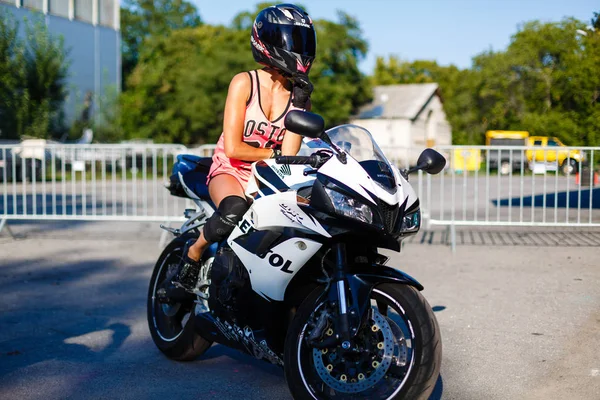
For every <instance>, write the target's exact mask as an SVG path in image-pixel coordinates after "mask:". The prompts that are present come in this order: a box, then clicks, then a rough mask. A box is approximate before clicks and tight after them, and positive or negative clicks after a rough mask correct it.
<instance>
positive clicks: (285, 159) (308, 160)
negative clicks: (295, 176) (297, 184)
mask: <svg viewBox="0 0 600 400" xmlns="http://www.w3.org/2000/svg"><path fill="white" fill-rule="evenodd" d="M320 161H321V157H319V156H318V155H315V154H313V155H312V156H278V157H275V162H276V163H277V164H300V165H305V164H308V165H310V166H311V167H313V168H318V167H319V163H320Z"/></svg>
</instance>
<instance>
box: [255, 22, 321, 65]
mask: <svg viewBox="0 0 600 400" xmlns="http://www.w3.org/2000/svg"><path fill="white" fill-rule="evenodd" d="M260 36H261V39H263V41H264V42H267V43H269V44H270V45H271V46H273V47H277V48H280V49H282V50H286V51H290V52H292V53H296V54H299V55H301V56H306V57H314V56H315V50H316V38H315V31H314V30H313V29H309V28H305V27H302V26H296V25H282V24H265V26H263V27H262V28H261V31H260Z"/></svg>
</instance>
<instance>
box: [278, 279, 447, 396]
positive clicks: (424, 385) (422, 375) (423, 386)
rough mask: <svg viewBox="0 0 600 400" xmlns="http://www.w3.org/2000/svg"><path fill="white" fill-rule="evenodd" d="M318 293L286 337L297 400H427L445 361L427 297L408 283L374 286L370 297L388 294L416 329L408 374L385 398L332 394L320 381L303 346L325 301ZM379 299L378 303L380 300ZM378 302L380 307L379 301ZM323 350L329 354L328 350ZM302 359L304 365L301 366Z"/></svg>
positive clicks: (287, 364)
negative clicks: (310, 322)
mask: <svg viewBox="0 0 600 400" xmlns="http://www.w3.org/2000/svg"><path fill="white" fill-rule="evenodd" d="M321 290H322V289H321ZM319 295H320V290H315V291H313V292H312V293H311V294H310V296H308V297H307V298H306V300H305V301H304V302H303V303H302V305H301V306H300V308H299V309H298V311H297V313H296V315H295V317H294V319H293V321H292V323H291V324H290V327H289V330H288V333H287V336H286V342H285V352H284V365H285V378H286V381H287V384H288V387H289V389H290V392H291V394H292V396H293V398H294V399H296V400H309V399H310V400H314V399H319V400H321V399H329V398H332V399H344V398H351V399H360V398H364V399H374V398H378V399H387V400H391V399H411V400H413V399H418V400H427V399H428V398H429V396H430V394H431V393H432V392H433V390H434V388H435V386H436V383H437V380H438V377H439V372H440V366H441V360H442V342H441V336H440V330H439V327H438V323H437V320H436V318H435V316H434V314H433V311H432V309H431V307H430V306H429V304H428V303H427V300H425V298H424V297H423V296H422V295H421V293H419V291H418V290H416V289H415V288H413V287H411V286H408V285H400V284H387V283H386V284H381V285H378V286H377V287H376V288H374V289H373V292H372V295H371V299H373V300H375V298H374V296H378V298H379V299H381V297H382V296H385V297H386V298H388V299H390V300H391V302H395V303H396V305H397V306H399V308H401V310H402V311H404V316H405V317H406V318H407V319H408V321H410V324H411V325H412V330H413V331H414V335H413V337H412V341H411V346H413V347H412V348H413V349H414V350H413V356H412V357H411V361H410V366H409V367H408V372H406V375H405V377H404V378H402V382H401V383H400V385H398V386H396V387H394V388H393V389H390V392H391V393H389V394H386V395H384V396H383V397H381V396H378V395H375V394H374V393H368V392H367V390H365V391H364V392H353V393H343V392H339V391H333V393H332V387H331V386H328V385H327V384H326V382H325V381H323V380H321V381H319V375H318V372H315V371H316V367H315V365H314V362H313V361H311V359H312V358H314V356H310V355H309V356H308V357H306V358H304V356H302V352H301V348H300V346H302V343H303V342H304V339H303V338H304V337H305V333H306V329H307V326H308V325H307V323H308V321H309V319H310V318H311V315H312V314H313V312H314V311H315V310H317V309H318V308H319V307H320V304H323V300H319ZM377 301H378V302H379V301H380V300H377ZM377 304H378V307H379V303H377ZM394 308H396V307H394ZM305 346H306V345H305ZM307 348H308V347H307ZM309 351H310V350H309ZM313 351H314V350H313ZM322 351H323V352H324V353H327V349H325V350H322ZM308 354H310V353H308ZM341 354H343V353H341ZM303 360H304V364H305V365H302V364H303ZM342 360H343V359H342ZM306 364H308V365H306ZM303 366H304V367H305V368H307V367H310V368H312V369H313V370H312V372H311V371H308V372H307V371H303V369H302V368H303ZM327 367H328V368H327V369H328V370H329V371H330V373H332V372H331V369H329V368H330V367H331V365H328V366H327ZM309 373H310V375H309ZM387 374H388V372H386V376H385V379H387V378H388V376H387ZM332 376H333V375H332ZM349 377H350V375H348V380H347V381H346V380H345V379H346V378H344V383H350V379H349ZM364 377H365V375H363V379H365V378H364ZM311 379H312V380H311ZM359 379H360V378H359ZM309 382H310V383H309ZM380 382H384V379H380ZM377 384H379V382H377ZM319 388H321V389H319ZM370 389H371V387H369V388H368V390H370ZM319 391H321V392H319ZM328 393H329V394H328Z"/></svg>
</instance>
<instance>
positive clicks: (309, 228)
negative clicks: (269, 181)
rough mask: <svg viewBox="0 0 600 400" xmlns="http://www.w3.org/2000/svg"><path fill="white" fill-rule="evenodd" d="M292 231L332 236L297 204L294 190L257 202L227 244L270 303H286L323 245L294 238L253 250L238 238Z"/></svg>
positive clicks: (255, 287)
mask: <svg viewBox="0 0 600 400" xmlns="http://www.w3.org/2000/svg"><path fill="white" fill-rule="evenodd" d="M285 228H292V229H296V230H299V231H303V232H306V233H311V234H314V235H319V236H322V237H324V238H329V237H331V235H330V234H329V233H328V232H327V231H326V230H325V229H324V228H323V226H321V224H320V223H319V222H318V221H317V220H316V219H315V218H314V217H312V216H310V215H308V214H306V213H305V212H304V211H303V210H302V209H301V208H300V207H299V206H298V204H297V202H296V192H295V191H293V190H290V191H287V192H282V193H277V194H273V195H270V196H266V197H261V198H259V199H256V200H255V201H254V203H253V204H252V206H251V207H250V209H249V210H248V211H247V212H246V214H244V217H243V218H242V221H241V222H240V223H239V224H238V226H236V227H235V229H234V230H233V232H232V234H231V235H230V236H229V238H228V239H227V244H228V245H229V247H231V249H232V250H233V251H234V252H235V254H236V255H237V256H238V257H239V259H240V260H241V261H242V263H243V265H244V267H245V268H246V270H247V271H248V275H249V277H250V282H251V284H252V289H253V290H254V291H255V292H256V293H257V294H259V295H260V296H262V297H263V298H265V299H268V300H274V301H283V300H284V297H285V291H286V289H287V286H288V284H289V283H290V282H291V280H292V278H293V277H294V276H295V275H296V273H297V272H298V271H299V270H300V269H301V268H302V267H303V266H304V265H305V264H306V262H307V261H308V260H309V259H310V258H311V257H312V256H313V255H314V254H315V253H316V252H317V251H318V250H319V249H320V248H321V246H322V243H319V242H318V241H315V240H311V239H308V238H299V237H296V238H290V239H287V240H285V241H283V242H281V243H279V244H277V245H276V246H274V247H272V248H268V247H267V248H266V249H263V248H259V246H258V245H257V246H256V248H255V249H254V250H253V251H250V250H248V249H247V248H244V246H242V245H241V244H240V243H238V241H237V240H236V239H238V238H240V237H241V236H243V235H252V234H256V232H255V231H268V230H274V229H277V230H283V229H285Z"/></svg>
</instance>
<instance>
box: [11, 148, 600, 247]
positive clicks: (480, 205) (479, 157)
mask: <svg viewBox="0 0 600 400" xmlns="http://www.w3.org/2000/svg"><path fill="white" fill-rule="evenodd" d="M214 147H215V146H214V145H206V146H202V147H199V148H196V149H187V148H186V147H184V146H177V145H46V146H23V145H22V144H18V145H10V146H9V145H2V146H0V180H1V186H0V210H1V212H0V221H4V222H5V221H6V220H19V219H20V220H23V219H29V220H90V221H92V220H93V221H160V222H169V221H177V220H181V215H182V211H183V209H184V208H185V207H186V205H188V204H189V203H186V200H185V199H181V198H176V197H173V196H171V195H170V194H169V192H168V191H167V190H166V189H165V188H164V184H165V183H166V182H167V180H168V178H169V176H170V173H171V168H172V165H173V163H174V161H175V157H176V156H177V154H182V153H193V154H197V155H200V156H205V157H208V156H211V155H212V152H213V151H214ZM438 150H439V151H440V152H441V153H442V154H444V156H445V157H446V158H447V160H448V163H447V167H446V169H445V170H444V171H443V172H442V173H440V174H439V175H435V176H432V175H428V174H425V173H419V174H418V175H414V176H412V177H411V183H412V184H413V185H414V186H415V189H416V190H417V192H418V195H419V198H420V199H421V204H422V209H423V216H424V221H425V223H426V224H429V225H434V226H435V225H438V226H446V227H448V229H449V233H450V235H449V238H450V242H451V244H452V245H454V242H455V240H454V237H455V236H454V229H455V227H456V226H556V227H559V226H576V227H600V187H597V188H596V187H594V185H595V184H597V182H598V179H597V174H596V172H595V171H594V166H595V165H596V164H595V163H594V160H595V159H596V158H598V157H597V156H598V155H599V153H600V147H587V148H573V147H571V148H563V147H560V148H556V147H554V148H552V147H549V148H540V147H496V146H493V147H486V146H447V147H440V148H438ZM384 152H385V153H386V154H388V155H389V156H390V159H391V160H392V162H394V163H395V164H396V165H397V166H398V167H399V168H405V167H407V166H408V165H409V164H411V163H414V162H415V160H416V158H417V156H418V154H419V152H420V149H399V148H394V149H384ZM4 222H0V224H3V223H4ZM0 227H1V225H0Z"/></svg>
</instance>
